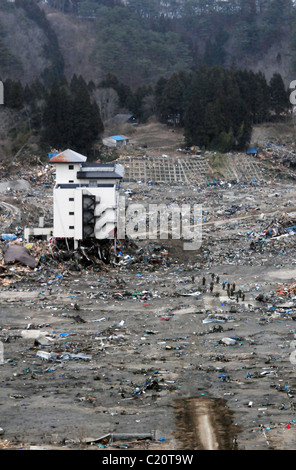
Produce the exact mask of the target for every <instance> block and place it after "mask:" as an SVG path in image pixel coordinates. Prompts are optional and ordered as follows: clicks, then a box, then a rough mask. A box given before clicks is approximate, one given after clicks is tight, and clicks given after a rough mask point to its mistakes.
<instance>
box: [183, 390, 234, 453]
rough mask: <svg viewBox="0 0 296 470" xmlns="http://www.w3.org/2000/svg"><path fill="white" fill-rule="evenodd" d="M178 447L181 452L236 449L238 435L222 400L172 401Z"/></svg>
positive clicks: (192, 399) (191, 399)
mask: <svg viewBox="0 0 296 470" xmlns="http://www.w3.org/2000/svg"><path fill="white" fill-rule="evenodd" d="M174 406H175V414H176V431H175V434H174V437H175V439H176V440H177V442H178V448H180V449H182V450H236V449H237V447H236V436H237V433H238V432H239V430H238V428H237V426H234V424H233V422H232V415H231V413H230V411H229V410H228V409H227V408H226V406H225V401H224V400H222V399H218V400H210V399H201V398H188V399H179V400H177V401H176V402H175V404H174Z"/></svg>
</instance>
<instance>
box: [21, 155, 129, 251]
mask: <svg viewBox="0 0 296 470" xmlns="http://www.w3.org/2000/svg"><path fill="white" fill-rule="evenodd" d="M50 164H51V165H55V169H56V175H55V185H54V190H53V227H52V228H44V227H39V228H26V229H25V234H24V238H25V239H26V240H27V241H29V239H30V237H34V236H39V237H42V236H43V237H46V238H47V239H49V238H50V237H53V238H54V239H56V240H59V239H62V240H66V241H67V243H68V242H69V241H73V245H74V248H78V246H79V244H80V243H81V242H82V241H83V242H85V241H87V240H90V241H91V240H94V239H96V240H106V239H114V236H115V233H116V226H117V206H118V195H119V192H118V189H119V182H120V181H121V180H122V178H123V175H124V167H123V166H122V165H119V164H118V163H113V162H112V163H107V164H101V163H95V162H90V163H88V162H87V157H85V156H84V155H81V154H79V153H77V152H74V151H73V150H70V149H67V150H65V151H63V152H61V153H58V154H57V155H54V156H53V157H52V158H50Z"/></svg>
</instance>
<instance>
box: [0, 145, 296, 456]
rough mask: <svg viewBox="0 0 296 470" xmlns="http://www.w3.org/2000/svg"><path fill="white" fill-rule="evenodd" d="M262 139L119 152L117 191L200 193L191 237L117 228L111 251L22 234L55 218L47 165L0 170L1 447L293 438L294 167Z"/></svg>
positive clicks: (282, 445)
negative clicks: (251, 150)
mask: <svg viewBox="0 0 296 470" xmlns="http://www.w3.org/2000/svg"><path fill="white" fill-rule="evenodd" d="M264 155H265V157H264V159H263V158H260V157H257V158H255V157H249V156H248V157H246V156H245V155H231V154H229V155H228V156H227V159H226V161H225V162H223V163H224V166H223V169H224V173H223V174H222V173H221V168H220V167H219V168H217V167H213V160H212V159H211V158H212V157H211V156H207V155H203V156H202V157H199V156H198V155H193V157H191V156H186V155H185V156H182V155H181V156H180V158H178V159H176V160H174V161H172V160H170V159H169V157H159V158H158V160H157V162H158V163H159V168H160V170H158V171H159V173H156V168H158V167H157V166H156V165H155V161H152V160H153V159H154V158H156V157H151V158H149V157H145V158H144V157H143V158H142V159H140V158H137V157H135V158H134V159H132V158H129V159H127V158H126V157H125V163H124V162H123V161H122V159H120V162H121V163H122V164H126V166H127V165H129V167H128V170H126V178H125V180H124V181H123V182H122V187H121V193H122V195H124V196H125V198H126V204H127V205H128V204H129V203H142V204H144V205H145V204H147V205H148V204H150V203H154V204H160V203H163V204H170V203H172V202H174V203H177V204H180V205H181V204H183V203H190V204H201V205H202V211H203V212H202V216H203V224H202V246H201V248H200V249H199V250H197V251H190V250H188V251H184V247H183V240H174V239H170V238H169V239H157V240H148V239H145V240H129V239H126V240H124V241H120V240H119V241H118V243H117V245H116V252H115V251H114V247H112V250H111V252H110V259H109V262H108V263H106V262H104V260H102V259H101V258H100V256H99V254H98V252H97V251H96V250H91V249H89V248H85V250H76V251H68V250H67V247H65V246H57V245H56V243H55V242H54V241H52V240H51V241H50V242H47V241H43V240H32V241H30V242H29V243H27V242H25V241H24V240H23V229H24V227H26V226H30V225H31V226H34V225H36V222H37V221H38V217H39V216H44V217H45V221H46V223H47V224H48V225H50V224H51V223H52V184H53V175H52V169H51V168H49V167H47V166H46V165H39V164H38V165H37V166H36V167H33V168H31V169H30V170H25V169H24V168H23V167H22V165H20V164H18V165H16V167H15V171H14V174H13V175H12V176H7V177H6V179H5V178H3V180H2V181H3V182H6V185H4V186H3V188H1V202H0V227H1V262H0V286H1V290H0V312H1V313H0V341H1V345H2V356H3V361H2V363H1V364H0V382H1V387H0V406H1V413H0V416H1V418H0V428H1V429H0V434H1V435H0V448H3V449H5V448H7V449H54V448H65V449H72V448H75V449H87V450H101V449H110V450H112V449H134V450H138V449H140V450H141V449H160V450H167V449H175V450H176V449H183V450H186V449H187V450H188V449H191V450H194V449H223V450H224V449H227V450H228V449H229V450H234V449H238V450H267V449H279V450H286V449H294V448H295V438H294V436H295V425H296V413H295V406H296V397H295V394H296V375H295V364H296V359H295V351H296V284H295V276H296V249H295V240H296V238H295V237H296V199H295V196H296V188H295V183H294V178H295V174H294V169H293V168H292V166H286V165H285V159H284V156H283V153H282V151H279V150H278V149H277V148H266V151H265V153H264ZM246 158H248V160H249V161H248V165H246V164H245V159H246ZM190 159H192V160H191V163H189V161H190ZM199 159H200V160H199ZM143 162H144V163H143ZM232 162H235V164H234V163H233V164H232ZM152 169H154V170H153V171H152ZM200 169H201V171H200ZM230 169H231V171H230ZM279 169H280V170H281V171H280V170H279ZM148 170H149V172H148ZM254 172H255V174H254ZM279 174H280V175H281V177H279ZM294 229H295V230H294ZM209 436H210V437H209Z"/></svg>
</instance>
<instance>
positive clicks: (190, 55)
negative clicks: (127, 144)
mask: <svg viewBox="0 0 296 470" xmlns="http://www.w3.org/2000/svg"><path fill="white" fill-rule="evenodd" d="M48 5H49V7H50V8H51V10H50V12H56V11H59V12H61V13H60V14H63V15H64V17H65V18H70V19H71V18H72V19H73V22H74V21H76V22H77V21H78V22H79V21H82V22H84V23H85V24H88V25H89V29H90V30H92V32H93V33H94V37H93V39H94V43H92V47H90V48H89V49H90V50H89V51H87V53H88V54H89V57H90V58H91V64H92V66H93V67H94V68H96V67H98V69H99V68H101V69H102V70H103V78H102V76H98V79H97V80H95V81H89V82H88V81H87V79H86V78H85V77H84V75H83V73H82V74H81V73H80V71H79V67H78V66H77V69H78V71H77V74H75V75H74V76H72V77H70V78H69V76H66V71H65V69H66V67H65V54H66V53H67V51H65V50H64V51H63V54H64V55H63V54H62V52H61V50H62V48H61V44H60V43H59V39H58V32H57V31H58V30H56V29H55V27H54V26H55V21H54V20H50V18H52V16H51V14H48ZM43 7H44V4H43V2H42V1H37V0H16V2H15V3H14V4H12V3H7V2H6V1H2V2H1V5H0V10H2V11H3V13H6V14H9V15H13V14H17V15H20V14H22V15H23V17H24V18H25V19H26V21H27V22H30V25H32V24H34V25H36V27H37V29H38V31H39V32H40V31H41V32H42V37H43V43H42V60H44V64H46V65H43V62H42V61H41V62H40V63H41V65H40V67H41V70H42V71H41V73H40V74H39V76H38V79H36V78H34V80H32V81H30V82H29V83H28V82H26V83H24V82H23V80H22V70H23V68H24V63H23V60H21V61H20V60H19V59H18V58H17V57H15V54H13V53H12V52H11V50H10V47H9V42H7V41H5V39H6V37H7V34H8V26H7V25H6V24H1V23H0V71H1V73H0V78H1V74H2V77H3V78H4V77H5V78H6V77H8V78H6V80H5V81H4V85H5V106H6V107H7V108H12V109H14V110H17V111H19V112H21V113H23V115H24V117H25V119H24V122H23V126H25V127H26V129H25V130H24V132H25V133H27V132H30V133H31V134H33V135H36V136H38V138H40V139H39V141H40V144H41V146H42V149H48V150H49V149H50V148H52V147H55V148H63V147H71V148H73V149H75V150H77V151H79V152H83V153H86V154H88V155H89V156H91V154H94V145H95V143H96V142H98V141H100V138H101V136H102V134H103V131H104V126H103V121H105V120H107V119H109V118H110V117H112V116H114V115H115V114H116V113H132V114H134V115H135V116H136V119H137V121H138V122H145V121H146V120H147V119H148V118H149V117H151V116H157V118H158V119H159V121H160V122H162V123H166V124H168V125H171V126H177V127H181V128H183V129H184V137H185V144H186V145H199V146H200V147H203V148H206V149H215V150H219V151H221V152H227V151H229V150H244V149H245V148H246V146H247V145H248V143H249V141H250V136H251V133H252V127H253V125H254V124H258V123H264V122H267V121H270V120H279V119H282V118H283V117H284V116H286V114H287V111H288V110H289V108H290V103H289V98H288V90H287V84H285V83H284V80H283V78H282V75H281V73H280V72H281V61H282V56H281V54H278V56H277V64H278V70H279V72H278V71H276V72H274V73H273V76H271V78H270V79H268V80H267V79H266V77H265V75H264V74H263V73H262V72H253V71H251V70H247V69H246V67H244V66H243V65H242V64H243V63H244V60H245V61H246V62H247V61H248V59H250V58H252V59H254V58H255V59H256V58H257V59H258V60H260V58H262V57H263V56H264V54H266V52H267V51H268V50H269V49H270V48H271V47H272V46H273V45H275V44H280V43H281V41H285V44H289V45H290V50H289V54H290V56H291V61H290V62H291V67H293V66H294V65H293V64H294V55H295V57H296V39H295V38H296V16H295V12H296V10H295V7H294V6H293V2H292V1H291V0H268V1H266V0H256V1H255V0H223V1H222V0H212V1H205V0H186V1H185V0H166V1H165V2H164V1H162V2H160V1H159V0H128V1H126V2H124V3H123V2H122V1H120V0H71V1H69V0H49V1H48V3H47V7H46V9H45V10H44V9H43ZM20 12H21V13H20ZM6 18H8V17H6ZM55 18H56V16H55ZM78 18H79V19H78ZM26 21H25V22H24V24H23V25H22V27H24V28H25V27H26V25H27V24H29V23H26ZM65 24H67V25H68V27H69V23H65ZM79 24H80V23H79ZM73 25H74V23H73ZM60 26H61V25H60ZM59 34H61V33H60V32H59ZM75 40H76V41H78V39H77V38H75V34H73V41H74V44H75ZM36 41H37V39H36ZM94 45H95V47H94ZM74 48H75V45H74ZM14 51H15V49H14ZM69 54H71V52H69ZM71 57H72V56H71ZM22 59H23V57H22ZM295 63H296V62H295ZM42 66H43V67H44V68H43V69H42ZM295 70H296V67H295ZM68 75H69V74H68ZM101 75H102V74H101ZM78 77H79V78H78Z"/></svg>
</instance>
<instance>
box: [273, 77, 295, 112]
mask: <svg viewBox="0 0 296 470" xmlns="http://www.w3.org/2000/svg"><path fill="white" fill-rule="evenodd" d="M269 86H270V104H271V109H272V111H274V112H275V114H276V116H279V115H280V114H281V113H284V112H286V111H287V110H288V109H289V107H290V102H289V97H288V92H287V90H286V88H285V84H284V81H283V79H282V76H281V75H280V74H279V73H275V74H274V75H273V76H272V78H271V80H270V83H269Z"/></svg>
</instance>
